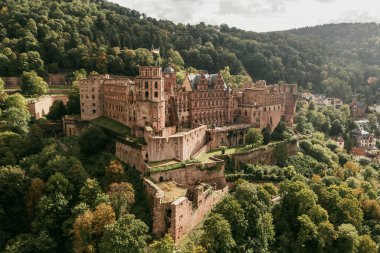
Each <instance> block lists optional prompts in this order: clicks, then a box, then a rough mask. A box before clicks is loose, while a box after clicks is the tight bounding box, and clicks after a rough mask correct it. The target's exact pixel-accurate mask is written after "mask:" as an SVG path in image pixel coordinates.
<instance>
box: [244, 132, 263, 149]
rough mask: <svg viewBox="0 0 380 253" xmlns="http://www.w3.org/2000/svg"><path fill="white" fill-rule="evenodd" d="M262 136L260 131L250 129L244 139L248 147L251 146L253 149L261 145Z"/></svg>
mask: <svg viewBox="0 0 380 253" xmlns="http://www.w3.org/2000/svg"><path fill="white" fill-rule="evenodd" d="M263 139H264V137H263V135H262V133H261V131H260V129H257V128H250V129H249V130H248V132H247V135H246V137H245V141H246V143H247V144H248V145H252V146H254V147H257V146H260V145H261V144H262V143H263Z"/></svg>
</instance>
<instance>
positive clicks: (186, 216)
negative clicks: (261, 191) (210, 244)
mask: <svg viewBox="0 0 380 253" xmlns="http://www.w3.org/2000/svg"><path fill="white" fill-rule="evenodd" d="M227 193H228V186H226V187H224V188H223V189H222V190H216V191H214V190H207V191H205V192H202V193H201V194H200V195H199V196H198V201H197V203H198V204H196V203H193V201H190V200H189V199H188V198H187V197H182V198H179V199H177V200H176V201H174V202H172V203H171V210H172V211H171V213H172V215H171V227H170V229H169V233H170V235H171V236H172V237H173V239H174V240H175V241H176V242H177V241H179V240H181V239H182V238H183V236H184V235H186V234H187V233H188V232H189V231H190V230H192V229H193V228H194V227H195V226H197V225H198V224H199V223H200V222H201V221H202V219H203V218H204V217H205V215H206V214H207V213H208V212H210V211H211V210H212V208H213V207H214V206H215V205H216V204H217V203H218V202H219V201H220V200H221V198H222V197H223V196H225V195H226V194H227ZM194 205H195V207H194Z"/></svg>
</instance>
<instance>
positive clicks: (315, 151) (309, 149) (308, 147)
mask: <svg viewBox="0 0 380 253" xmlns="http://www.w3.org/2000/svg"><path fill="white" fill-rule="evenodd" d="M321 144H322V143H316V144H313V143H312V142H310V141H307V140H302V141H300V147H301V148H302V150H303V151H304V153H305V154H306V155H309V156H311V157H313V158H314V159H315V160H317V161H319V162H323V163H326V164H327V165H333V164H334V163H336V162H338V159H339V158H338V156H337V155H336V154H335V153H334V152H332V151H331V150H330V149H328V148H326V147H324V146H323V144H322V145H321Z"/></svg>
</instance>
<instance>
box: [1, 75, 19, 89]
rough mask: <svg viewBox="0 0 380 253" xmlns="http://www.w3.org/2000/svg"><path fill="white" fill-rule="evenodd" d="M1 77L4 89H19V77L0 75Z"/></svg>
mask: <svg viewBox="0 0 380 253" xmlns="http://www.w3.org/2000/svg"><path fill="white" fill-rule="evenodd" d="M1 79H3V81H4V83H5V88H6V89H20V85H21V82H22V78H21V77H17V76H6V77H2V78H1Z"/></svg>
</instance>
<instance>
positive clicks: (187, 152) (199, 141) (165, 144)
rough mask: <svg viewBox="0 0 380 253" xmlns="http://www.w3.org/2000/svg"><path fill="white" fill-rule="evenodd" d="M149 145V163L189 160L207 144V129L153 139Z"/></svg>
mask: <svg viewBox="0 0 380 253" xmlns="http://www.w3.org/2000/svg"><path fill="white" fill-rule="evenodd" d="M147 143H148V160H149V161H162V160H169V159H173V158H177V159H179V160H187V159H190V157H191V156H193V155H194V154H195V153H196V152H198V150H199V149H201V148H202V147H203V146H204V145H205V144H206V143H207V127H206V126H201V127H198V128H195V129H192V130H190V131H187V132H179V133H176V134H174V135H171V136H169V137H157V136H155V137H151V138H149V139H148V140H147Z"/></svg>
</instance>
